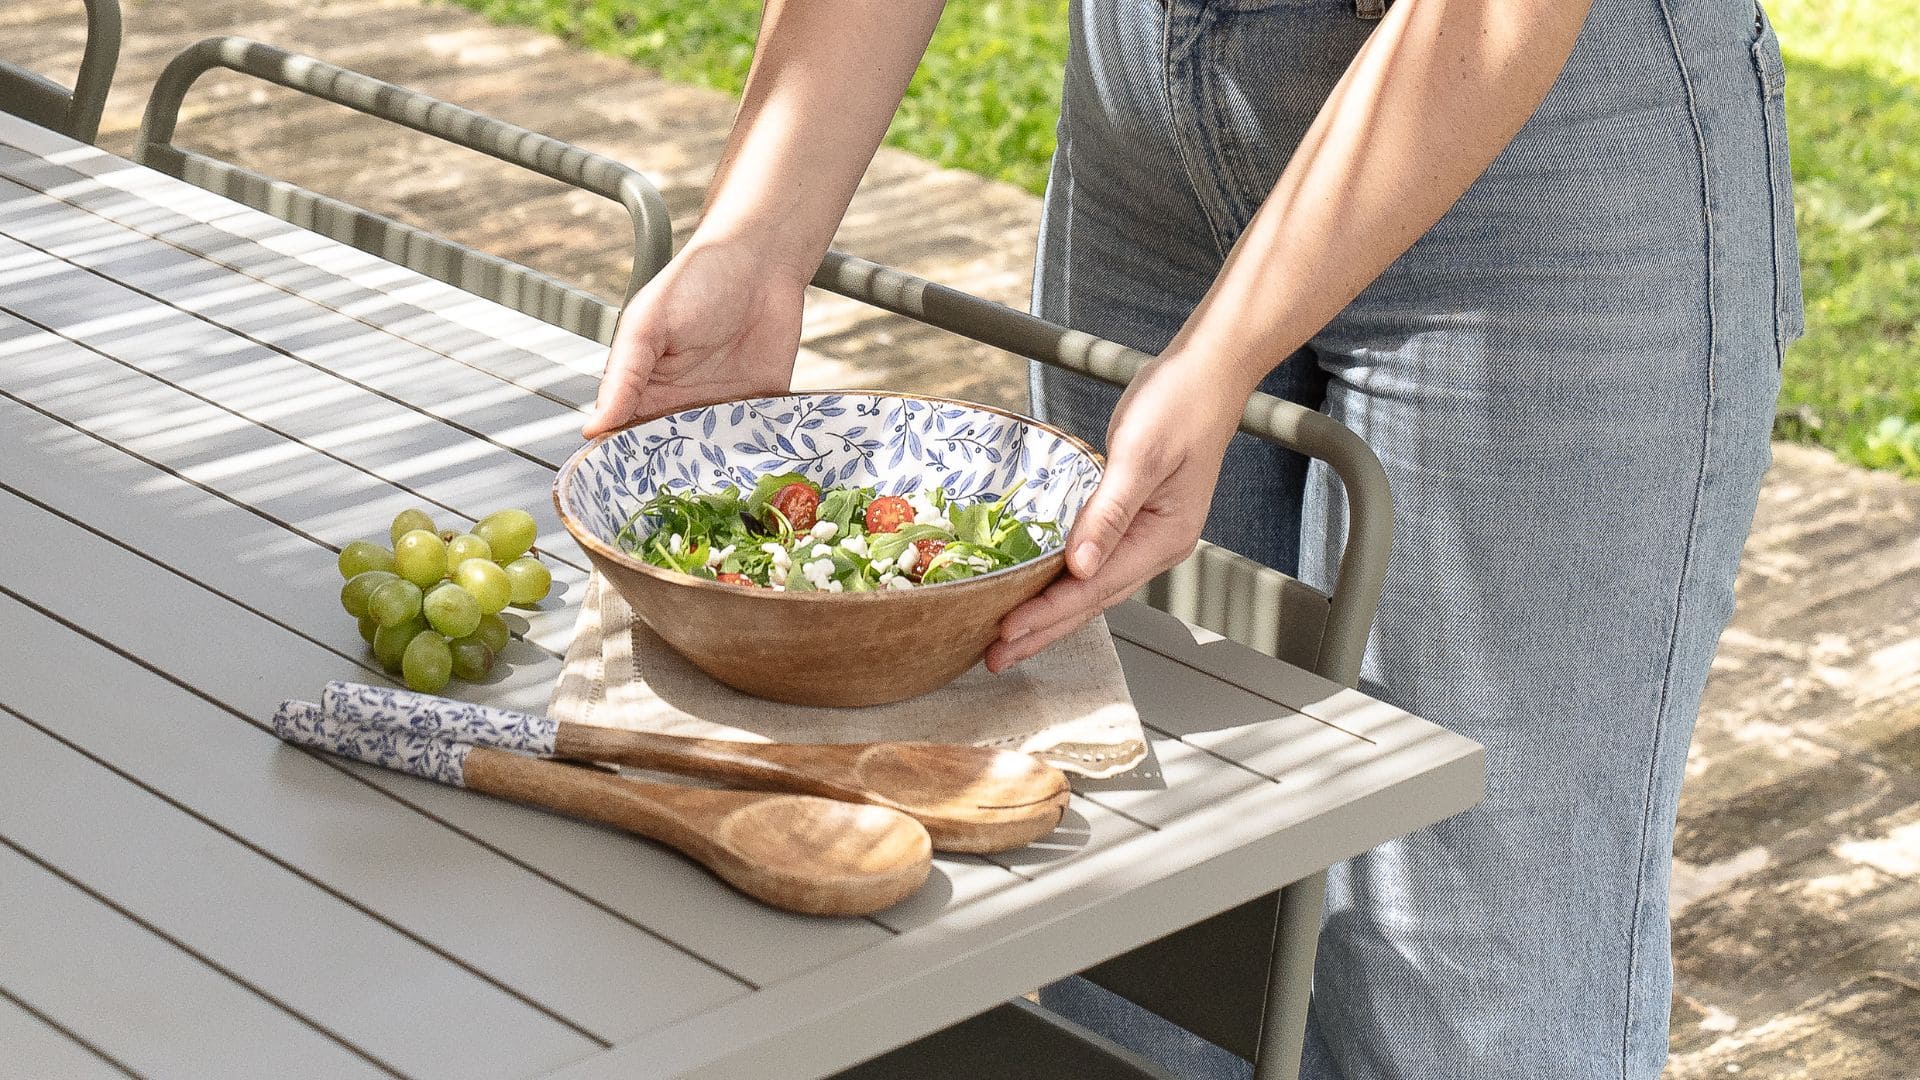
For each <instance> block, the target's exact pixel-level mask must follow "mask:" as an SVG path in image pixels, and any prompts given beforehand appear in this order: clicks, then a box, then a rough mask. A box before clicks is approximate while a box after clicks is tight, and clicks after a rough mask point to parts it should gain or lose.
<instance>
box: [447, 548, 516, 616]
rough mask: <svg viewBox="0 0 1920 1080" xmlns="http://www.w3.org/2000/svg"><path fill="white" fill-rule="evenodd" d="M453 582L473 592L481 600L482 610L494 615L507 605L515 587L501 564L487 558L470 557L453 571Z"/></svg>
mask: <svg viewBox="0 0 1920 1080" xmlns="http://www.w3.org/2000/svg"><path fill="white" fill-rule="evenodd" d="M453 583H454V584H455V585H458V586H460V587H461V588H463V589H465V590H467V591H468V592H470V593H472V594H473V598H474V599H475V600H478V601H479V602H480V610H481V611H483V612H485V613H487V614H488V615H492V614H495V613H497V612H498V611H499V610H500V609H501V608H504V607H506V606H507V601H508V600H509V599H512V597H513V587H512V586H511V585H509V584H508V583H507V572H506V571H505V570H502V569H501V568H500V564H499V563H496V562H489V561H487V560H486V559H468V560H467V561H466V562H463V563H461V564H460V565H459V566H458V567H456V568H454V571H453Z"/></svg>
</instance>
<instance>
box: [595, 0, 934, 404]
mask: <svg viewBox="0 0 1920 1080" xmlns="http://www.w3.org/2000/svg"><path fill="white" fill-rule="evenodd" d="M943 3H944V0H767V3H766V9H765V14H764V15H763V17H762V20H761V25H760V36H759V40H758V41H757V43H756V44H755V48H754V57H753V67H752V69H751V71H750V72H749V73H748V76H747V86H746V91H745V93H744V94H743V95H742V96H741V100H740V111H739V113H738V115H737V116H736V117H735V118H734V123H733V132H732V134H731V135H730V136H729V137H728V139H727V148H726V151H725V153H724V154H723V155H722V157H721V159H720V165H719V168H718V169H717V170H716V171H715V173H714V177H713V182H712V184H711V185H710V186H709V187H708V189H707V201H706V209H705V211H704V213H703V214H702V216H701V220H700V225H699V227H698V228H696V229H695V230H694V234H693V236H692V238H691V239H690V240H689V241H688V242H687V246H686V247H685V248H684V249H682V251H681V253H680V254H679V255H678V256H676V257H675V258H674V261H673V263H672V264H670V265H669V266H668V267H667V269H665V270H662V271H661V273H660V274H659V276H658V277H656V278H655V279H654V281H653V282H650V283H649V284H648V286H647V287H646V288H645V289H643V290H642V291H641V292H640V293H639V294H638V295H637V296H635V298H634V300H633V301H632V302H631V303H630V304H629V305H628V306H627V309H626V311H625V312H623V313H622V315H621V320H620V328H619V330H618V331H617V332H616V335H615V339H614V345H613V351H612V354H611V355H610V357H609V359H608V362H607V373H606V376H605V377H604V378H603V379H602V380H601V384H600V395H599V401H598V402H597V404H596V406H595V409H594V414H593V417H592V419H591V420H590V421H588V423H587V425H586V429H585V433H586V434H587V435H588V436H589V437H591V436H593V435H596V434H599V433H600V432H603V431H607V430H610V429H612V428H615V427H618V426H620V425H621V424H624V423H626V422H627V421H629V420H631V419H633V418H634V417H635V416H636V415H644V414H648V413H655V412H660V411H664V410H666V409H670V408H673V407H675V406H677V405H680V404H686V403H691V402H693V401H697V400H700V399H701V398H702V397H705V396H730V395H732V394H733V393H735V392H738V393H752V392H756V391H765V392H774V393H777V392H781V391H784V390H786V388H787V380H788V379H790V378H791V374H792V370H793V359H794V351H795V350H796V349H797V348H798V345H799V319H800V297H801V294H802V292H803V291H804V290H805V288H806V285H807V282H808V281H810V280H811V279H812V277H813V272H814V270H815V269H816V268H817V267H818V266H819V265H820V260H821V259H822V258H823V257H824V256H825V255H826V252H827V245H828V244H829V243H830V242H831V241H832V239H833V232H834V229H835V228H836V227H838V225H839V223H840V219H841V217H842V216H843V215H844V214H845V213H846V210H847V203H848V202H849V201H850V200H851V199H852V198H853V191H854V188H855V187H856V186H857V185H858V184H859V182H860V176H861V174H862V173H864V172H865V171H866V168H867V164H868V163H869V162H871V161H872V160H873V153H874V150H875V149H876V148H877V147H878V146H879V145H880V140H881V138H882V137H883V136H884V135H885V134H886V131H887V124H888V122H889V121H891V120H892V118H893V114H894V111H895V110H896V109H898V108H899V107H900V98H901V95H903V94H904V93H905V92H906V89H907V82H908V80H910V79H911V78H912V77H913V71H914V68H915V67H917V66H918V65H919V63H920V57H921V55H922V54H923V53H925V51H926V48H927V42H928V40H929V39H930V38H931V37H932V36H933V28H934V25H935V24H936V23H937V22H938V21H939V19H940V11H941V8H942V6H943ZM783 354H784V355H783Z"/></svg>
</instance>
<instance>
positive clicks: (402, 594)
mask: <svg viewBox="0 0 1920 1080" xmlns="http://www.w3.org/2000/svg"><path fill="white" fill-rule="evenodd" d="M367 614H369V615H371V616H373V621H375V622H377V623H379V624H380V625H381V626H399V625H400V624H401V623H403V622H406V621H407V620H409V619H417V618H419V617H420V586H418V585H415V584H414V583H413V582H411V581H405V580H402V579H400V578H395V579H394V580H392V581H389V582H387V583H386V584H385V585H382V586H380V587H379V588H377V589H375V590H373V595H372V596H369V597H367Z"/></svg>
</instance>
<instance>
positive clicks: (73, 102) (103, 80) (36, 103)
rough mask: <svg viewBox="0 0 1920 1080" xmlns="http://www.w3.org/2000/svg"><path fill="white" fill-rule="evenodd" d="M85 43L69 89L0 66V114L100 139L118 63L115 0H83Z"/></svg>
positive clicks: (84, 138)
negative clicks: (9, 114)
mask: <svg viewBox="0 0 1920 1080" xmlns="http://www.w3.org/2000/svg"><path fill="white" fill-rule="evenodd" d="M85 2H86V8H87V44H86V49H85V51H84V52H82V53H81V55H80V71H79V74H78V75H76V76H75V78H74V85H73V88H72V89H68V88H67V87H64V86H61V85H60V84H59V83H57V82H54V81H53V80H52V79H49V78H47V77H46V76H44V75H41V74H38V73H37V72H32V71H28V70H27V69H26V68H23V67H16V66H14V65H12V64H5V63H0V111H4V112H9V113H12V114H13V115H15V116H18V117H20V118H21V119H23V120H27V121H30V122H32V123H35V124H39V125H40V126H41V127H46V128H51V129H53V130H54V131H58V132H60V133H61V134H63V135H65V136H67V137H68V138H71V139H78V140H79V141H81V142H88V143H90V142H93V141H94V140H96V139H98V138H99V137H100V118H101V117H102V116H104V115H105V114H106V111H107V91H108V90H110V89H111V88H112V87H113V73H114V69H115V68H117V67H118V66H119V63H120V4H119V2H118V0H85Z"/></svg>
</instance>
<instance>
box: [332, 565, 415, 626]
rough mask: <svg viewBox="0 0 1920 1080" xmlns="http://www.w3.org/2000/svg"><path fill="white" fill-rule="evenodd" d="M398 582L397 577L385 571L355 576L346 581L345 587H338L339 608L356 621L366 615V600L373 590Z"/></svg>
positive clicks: (371, 571) (374, 571) (369, 571)
mask: <svg viewBox="0 0 1920 1080" xmlns="http://www.w3.org/2000/svg"><path fill="white" fill-rule="evenodd" d="M399 580H400V577H399V575H397V574H391V573H388V572H387V571H385V570H368V571H366V572H365V573H360V574H355V575H353V577H351V578H349V579H348V580H347V583H346V584H345V585H342V586H340V606H341V607H343V608H346V609H347V614H349V615H351V616H353V617H354V618H356V619H357V618H359V617H360V616H362V615H365V614H366V613H367V598H368V597H370V596H372V595H373V590H375V589H377V588H379V587H380V586H382V585H385V584H386V583H387V582H389V581H399Z"/></svg>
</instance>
